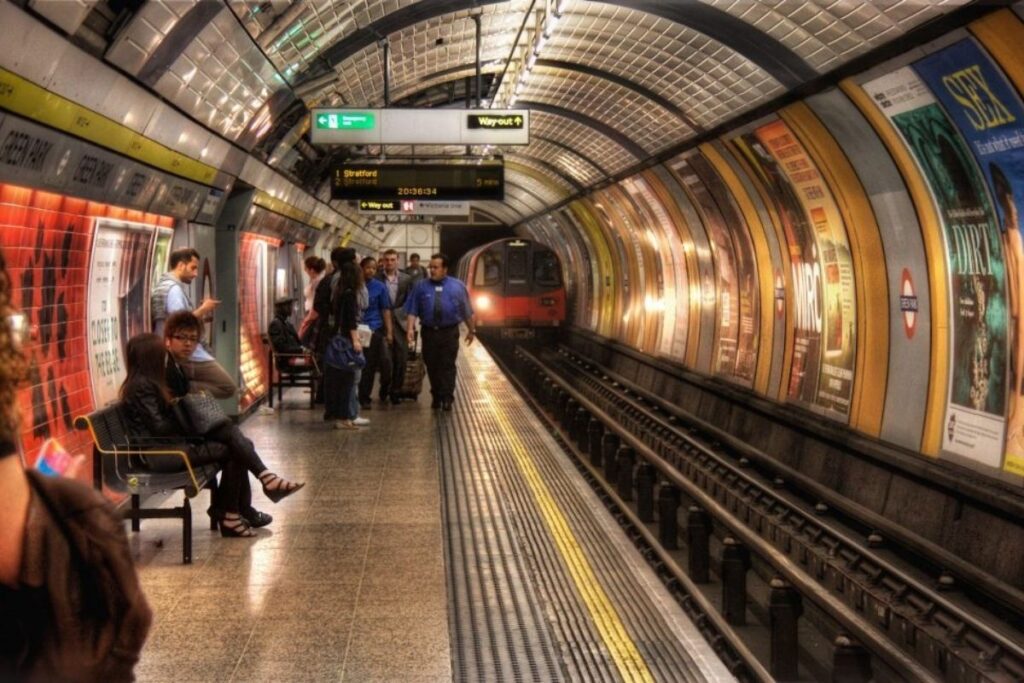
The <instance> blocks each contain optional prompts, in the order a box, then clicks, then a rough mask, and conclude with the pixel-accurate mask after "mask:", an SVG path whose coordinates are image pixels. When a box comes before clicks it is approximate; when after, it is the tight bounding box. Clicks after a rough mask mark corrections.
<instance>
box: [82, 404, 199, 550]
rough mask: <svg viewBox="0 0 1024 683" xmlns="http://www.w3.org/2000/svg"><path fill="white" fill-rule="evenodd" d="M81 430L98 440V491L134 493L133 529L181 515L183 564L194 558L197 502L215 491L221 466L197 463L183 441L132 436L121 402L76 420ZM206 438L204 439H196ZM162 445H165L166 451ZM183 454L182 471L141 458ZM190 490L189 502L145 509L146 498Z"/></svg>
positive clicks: (129, 512) (94, 474) (94, 471)
mask: <svg viewBox="0 0 1024 683" xmlns="http://www.w3.org/2000/svg"><path fill="white" fill-rule="evenodd" d="M75 428H77V429H79V430H81V431H87V432H89V434H90V436H92V443H93V469H92V483H93V486H94V487H95V488H96V490H98V491H102V489H103V486H104V484H105V485H106V486H107V488H109V489H110V490H111V491H116V492H117V493H124V494H128V495H130V496H131V507H130V508H128V509H125V510H123V511H122V514H123V515H124V518H125V519H130V520H131V521H132V531H133V532H137V531H139V528H140V526H141V525H140V520H143V519H168V518H170V519H181V533H182V562H184V563H185V564H190V563H191V562H192V506H191V504H190V503H189V499H190V498H194V497H195V496H196V495H198V494H199V491H201V490H202V489H203V488H209V489H210V490H211V492H212V491H213V490H214V489H215V488H216V485H217V479H216V475H217V471H218V469H219V466H218V465H216V464H210V465H203V466H197V467H193V466H192V463H191V462H190V461H189V457H188V453H186V452H185V451H183V450H180V449H179V448H175V446H179V447H180V445H181V443H182V441H183V440H182V439H174V443H173V444H171V443H170V441H169V440H168V439H161V438H152V439H133V440H129V438H128V435H127V431H126V430H125V427H124V420H123V418H122V416H121V410H120V408H119V407H118V404H114V405H110V406H107V407H106V408H101V409H100V410H97V411H95V412H93V413H90V414H88V415H83V416H81V417H77V418H75ZM194 440H195V441H196V442H197V443H198V442H202V441H203V439H202V437H197V438H196V439H194ZM161 445H164V446H165V448H163V449H161ZM140 456H145V457H147V458H177V459H180V460H181V464H182V469H181V471H179V472H154V471H152V470H149V469H147V468H146V467H145V466H144V465H143V463H142V460H141V458H140ZM177 489H182V490H184V493H185V500H184V503H183V504H182V505H181V507H175V508H144V507H142V505H141V497H142V496H148V495H149V494H153V493H159V492H163V491H174V490H177ZM216 528H217V522H216V520H214V519H212V518H211V520H210V529H211V530H215V529H216Z"/></svg>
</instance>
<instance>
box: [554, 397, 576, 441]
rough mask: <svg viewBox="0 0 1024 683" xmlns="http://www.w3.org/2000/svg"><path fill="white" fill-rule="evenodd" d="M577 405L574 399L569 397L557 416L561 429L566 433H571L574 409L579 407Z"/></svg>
mask: <svg viewBox="0 0 1024 683" xmlns="http://www.w3.org/2000/svg"><path fill="white" fill-rule="evenodd" d="M579 405H580V404H579V403H577V402H576V399H574V398H572V397H571V396H570V397H569V398H568V399H567V400H566V402H565V406H564V407H563V408H562V411H561V412H560V413H559V414H558V421H559V422H561V423H562V429H564V430H565V431H566V433H570V434H571V433H572V422H573V420H575V419H576V408H577V407H579Z"/></svg>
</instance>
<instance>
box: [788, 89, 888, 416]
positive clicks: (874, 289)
mask: <svg viewBox="0 0 1024 683" xmlns="http://www.w3.org/2000/svg"><path fill="white" fill-rule="evenodd" d="M780 115H781V116H782V118H783V120H785V121H786V123H787V124H789V125H790V127H791V128H792V129H793V130H794V132H795V133H796V134H797V136H798V137H799V138H800V139H801V140H802V141H803V143H804V144H805V145H806V146H807V151H808V153H809V154H810V155H811V158H812V159H814V161H815V163H816V164H817V166H818V169H819V170H820V171H821V173H822V175H823V176H824V180H825V182H826V183H827V184H828V186H829V187H830V188H831V189H832V196H833V197H834V198H835V202H836V206H837V207H838V208H839V213H840V214H841V215H842V217H843V222H844V223H846V234H847V236H848V238H849V240H850V251H851V255H852V257H853V269H854V286H855V288H856V291H857V360H856V365H855V366H854V367H855V368H856V372H855V373H854V376H853V395H852V400H851V402H850V426H851V427H853V428H854V429H857V430H859V431H862V432H864V433H866V434H870V435H871V436H878V435H879V434H881V433H882V417H883V413H884V408H885V392H886V382H887V381H888V378H889V288H888V287H887V286H886V285H887V284H888V281H889V276H888V273H887V272H886V269H885V251H884V249H883V248H882V236H881V233H880V232H879V230H878V223H877V221H875V212H874V210H873V209H872V208H871V203H870V202H869V201H868V197H867V194H866V193H865V191H864V186H863V185H861V182H860V178H859V177H857V172H856V171H854V170H853V166H852V165H851V164H850V160H849V159H847V158H846V154H845V153H844V152H843V150H842V149H841V148H840V147H839V144H838V143H837V142H836V141H835V139H834V138H833V137H832V135H831V134H830V133H829V132H828V130H826V128H825V126H824V124H822V122H821V121H820V120H819V119H818V117H817V115H815V113H814V112H813V111H811V108H810V107H808V106H807V105H806V104H805V103H803V102H798V103H796V104H793V105H790V106H789V107H786V108H785V109H783V110H782V111H781V112H780Z"/></svg>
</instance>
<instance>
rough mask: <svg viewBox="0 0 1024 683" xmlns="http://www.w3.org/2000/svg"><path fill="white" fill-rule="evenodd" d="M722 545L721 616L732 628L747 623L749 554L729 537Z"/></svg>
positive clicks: (745, 548)
mask: <svg viewBox="0 0 1024 683" xmlns="http://www.w3.org/2000/svg"><path fill="white" fill-rule="evenodd" d="M722 543H723V546H724V547H723V548H722V615H723V616H724V617H725V620H726V621H727V622H729V623H730V624H732V625H733V626H742V625H744V624H745V623H747V570H748V569H750V552H749V551H748V550H747V547H746V546H745V545H743V544H742V543H740V542H739V541H737V540H736V539H735V538H733V537H731V536H729V537H727V538H726V539H725V540H724V541H723V542H722Z"/></svg>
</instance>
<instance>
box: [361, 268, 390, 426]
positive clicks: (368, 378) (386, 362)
mask: <svg viewBox="0 0 1024 683" xmlns="http://www.w3.org/2000/svg"><path fill="white" fill-rule="evenodd" d="M359 266H360V267H361V268H362V269H363V279H364V280H365V282H366V292H367V294H369V305H368V306H367V307H366V308H365V309H364V310H363V320H362V322H363V324H364V325H366V326H367V327H369V328H370V330H372V331H373V337H372V338H371V340H370V344H369V346H368V347H367V348H365V349H364V350H363V351H364V353H365V355H366V367H365V368H363V376H362V377H361V378H360V380H359V404H360V405H361V406H362V407H363V409H364V410H367V409H369V408H370V398H371V396H372V395H373V378H374V375H376V374H377V371H380V385H381V387H388V386H390V385H391V344H392V343H393V342H394V341H395V333H394V327H393V326H392V325H393V321H392V319H391V295H390V294H389V293H388V286H387V285H386V284H384V283H383V282H381V281H380V280H378V279H377V277H376V275H377V261H376V260H374V258H373V257H372V256H367V257H366V258H364V259H363V260H362V261H360V262H359Z"/></svg>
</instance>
